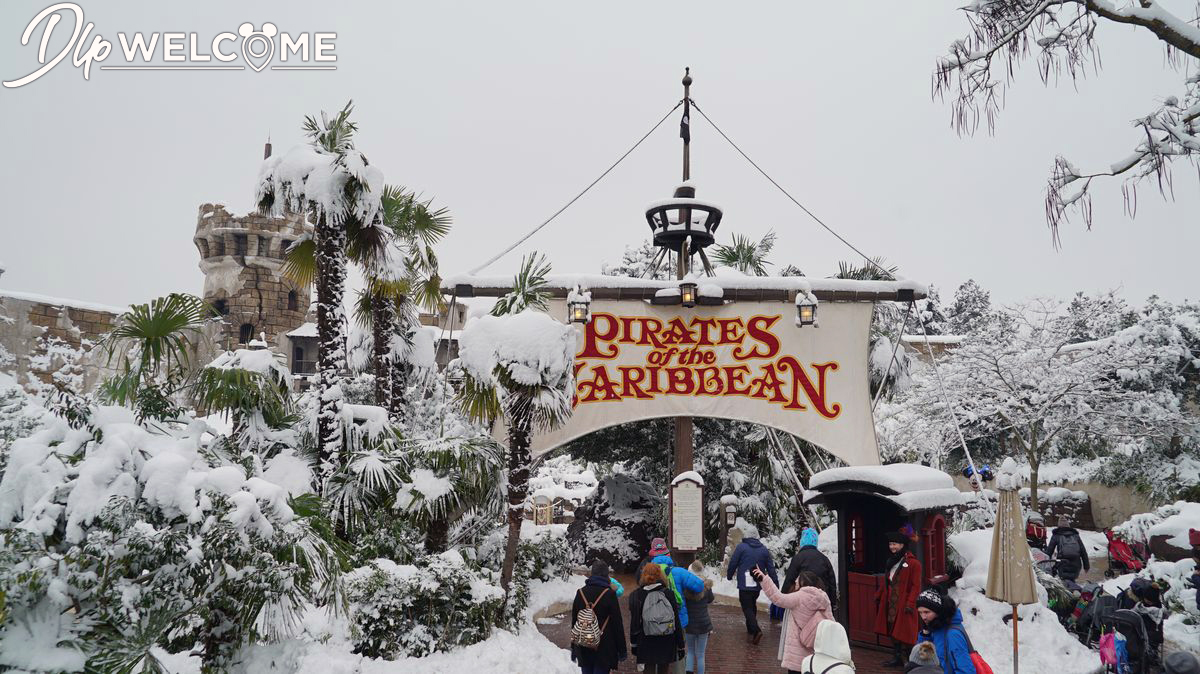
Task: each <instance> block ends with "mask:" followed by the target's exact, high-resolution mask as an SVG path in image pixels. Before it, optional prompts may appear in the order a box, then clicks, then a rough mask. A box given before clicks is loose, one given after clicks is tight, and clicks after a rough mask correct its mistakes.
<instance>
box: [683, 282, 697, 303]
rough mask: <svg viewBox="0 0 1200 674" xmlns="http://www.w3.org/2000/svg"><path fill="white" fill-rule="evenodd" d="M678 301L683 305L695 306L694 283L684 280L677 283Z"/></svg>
mask: <svg viewBox="0 0 1200 674" xmlns="http://www.w3.org/2000/svg"><path fill="white" fill-rule="evenodd" d="M679 303H680V304H682V305H683V306H685V307H694V306H696V284H695V283H693V282H692V281H684V282H682V283H680V284H679Z"/></svg>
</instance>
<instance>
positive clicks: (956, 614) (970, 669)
mask: <svg viewBox="0 0 1200 674" xmlns="http://www.w3.org/2000/svg"><path fill="white" fill-rule="evenodd" d="M917 616H918V617H919V618H920V619H921V633H920V634H919V635H917V639H918V640H919V641H920V642H924V641H928V642H930V643H932V644H933V650H934V652H935V653H936V654H937V658H938V660H939V661H940V662H941V665H942V671H943V672H945V673H946V674H975V662H974V660H972V658H971V641H970V639H968V638H967V631H966V628H964V627H963V619H962V612H961V611H959V610H958V606H957V605H956V604H955V603H954V600H953V599H951V598H950V597H948V596H946V595H943V594H942V593H941V592H938V591H937V590H936V589H934V588H929V589H928V590H925V591H924V592H922V593H921V595H920V596H919V597H917Z"/></svg>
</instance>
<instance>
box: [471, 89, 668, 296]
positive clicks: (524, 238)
mask: <svg viewBox="0 0 1200 674" xmlns="http://www.w3.org/2000/svg"><path fill="white" fill-rule="evenodd" d="M681 105H683V101H682V100H681V101H679V102H678V103H676V104H675V106H674V107H673V108H671V109H670V110H668V111H667V114H665V115H663V116H662V119H660V120H658V123H656V124H655V125H654V126H653V127H651V128H650V130H649V131H647V132H646V135H644V136H642V137H641V138H639V139H638V141H637V142H636V143H634V144H633V147H631V148H629V149H628V150H626V151H625V154H623V155H621V156H620V157H618V158H617V160H616V161H615V162H613V163H612V165H611V166H609V167H608V168H606V169H604V173H601V174H600V175H599V176H597V178H596V179H595V180H593V181H592V182H591V183H589V184H588V186H587V187H585V188H583V191H582V192H580V193H579V194H576V195H575V196H574V197H573V198H572V199H571V200H570V201H568V202H567V203H565V204H563V207H562V208H560V209H558V210H557V211H555V212H554V214H553V215H551V216H550V217H548V218H546V219H545V220H544V221H543V222H542V224H540V225H538V226H537V227H534V228H533V229H531V230H529V232H528V233H526V234H525V235H524V236H522V237H521V238H519V239H517V240H516V241H514V242H513V243H512V245H510V246H509V247H508V248H505V249H504V250H502V251H500V252H499V253H496V254H495V255H493V256H492V257H491V259H489V260H488V261H487V262H484V263H483V264H481V265H479V266H477V267H475V268H474V269H472V270H471V271H469V272H467V273H468V274H471V275H474V274H478V273H479V272H480V271H483V270H484V269H486V268H487V267H489V266H491V264H492V263H493V262H495V261H496V260H499V259H500V258H502V257H504V256H505V255H508V254H509V253H511V252H512V251H513V249H514V248H516V247H517V246H519V245H521V244H522V243H525V242H526V241H527V240H529V237H531V236H533V235H534V234H537V233H538V232H539V231H541V230H542V228H543V227H545V226H546V225H548V224H550V223H551V222H553V221H554V219H555V218H557V217H558V216H559V215H560V214H561V213H562V212H563V211H565V210H567V209H568V208H570V207H571V204H574V203H575V202H576V201H579V199H580V198H581V197H582V196H583V195H585V194H587V193H588V191H589V190H591V189H592V188H593V187H595V186H596V183H598V182H600V181H601V180H603V179H604V177H605V176H607V175H608V174H609V173H611V172H612V170H613V169H615V168H617V165H618V164H620V163H621V162H623V161H625V158H626V157H628V156H629V155H630V154H632V153H633V151H634V150H636V149H638V146H639V145H641V144H642V142H643V141H645V140H646V139H647V138H649V137H650V134H652V133H654V132H655V131H656V130H657V129H658V127H660V126H662V123H663V122H665V121H667V118H668V117H670V116H671V115H672V114H673V113H674V112H675V111H676V110H678V109H679V106H681Z"/></svg>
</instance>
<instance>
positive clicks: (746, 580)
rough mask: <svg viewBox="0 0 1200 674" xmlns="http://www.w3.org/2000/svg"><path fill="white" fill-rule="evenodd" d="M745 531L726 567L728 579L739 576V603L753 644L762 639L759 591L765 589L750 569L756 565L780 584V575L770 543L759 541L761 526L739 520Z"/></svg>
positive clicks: (776, 583)
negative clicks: (768, 546) (756, 526)
mask: <svg viewBox="0 0 1200 674" xmlns="http://www.w3.org/2000/svg"><path fill="white" fill-rule="evenodd" d="M738 528H739V529H741V530H742V542H741V543H738V546H737V547H736V548H735V549H734V551H733V556H732V557H730V558H729V568H728V569H726V570H725V578H726V579H727V580H731V579H732V578H733V577H734V575H735V574H736V575H737V586H738V602H739V603H741V605H742V615H744V616H746V634H747V635H749V637H750V640H751V641H753V642H754V643H756V644H757V643H758V642H760V641H762V629H761V628H760V627H759V626H758V593H759V592H760V591H761V590H762V588H761V587H759V585H758V581H756V580H754V576H752V575H750V570H751V569H753V568H755V567H757V568H758V569H760V570H761V571H762V572H763V573H765V574H767V576H769V577H770V578H771V582H773V583H775V585H776V587H778V586H779V577H778V576H776V575H775V562H774V561H773V560H772V559H771V552H770V551H769V550H767V546H765V545H763V544H762V542H760V541H759V540H758V529H757V528H755V526H754V525H753V524H749V523H747V522H745V521H744V520H743V521H741V522H738Z"/></svg>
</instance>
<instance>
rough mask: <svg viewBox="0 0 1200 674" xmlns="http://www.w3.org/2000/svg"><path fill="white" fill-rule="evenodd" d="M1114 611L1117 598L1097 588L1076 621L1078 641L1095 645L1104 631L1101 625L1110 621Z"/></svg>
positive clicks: (1087, 644)
mask: <svg viewBox="0 0 1200 674" xmlns="http://www.w3.org/2000/svg"><path fill="white" fill-rule="evenodd" d="M1116 612H1117V598H1116V597H1114V596H1112V595H1111V594H1106V593H1105V592H1104V590H1103V589H1099V590H1097V591H1096V594H1095V596H1094V597H1092V601H1091V602H1090V603H1089V604H1088V605H1087V606H1086V607H1085V608H1084V609H1083V612H1082V613H1081V614H1080V616H1079V619H1078V620H1077V621H1076V626H1075V632H1076V634H1077V635H1078V636H1079V638H1080V641H1082V642H1083V643H1084V645H1086V646H1095V645H1096V643H1097V642H1098V641H1100V635H1101V634H1103V633H1104V632H1103V625H1104V624H1105V623H1106V622H1109V621H1111V620H1112V616H1113V614H1114V613H1116Z"/></svg>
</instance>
